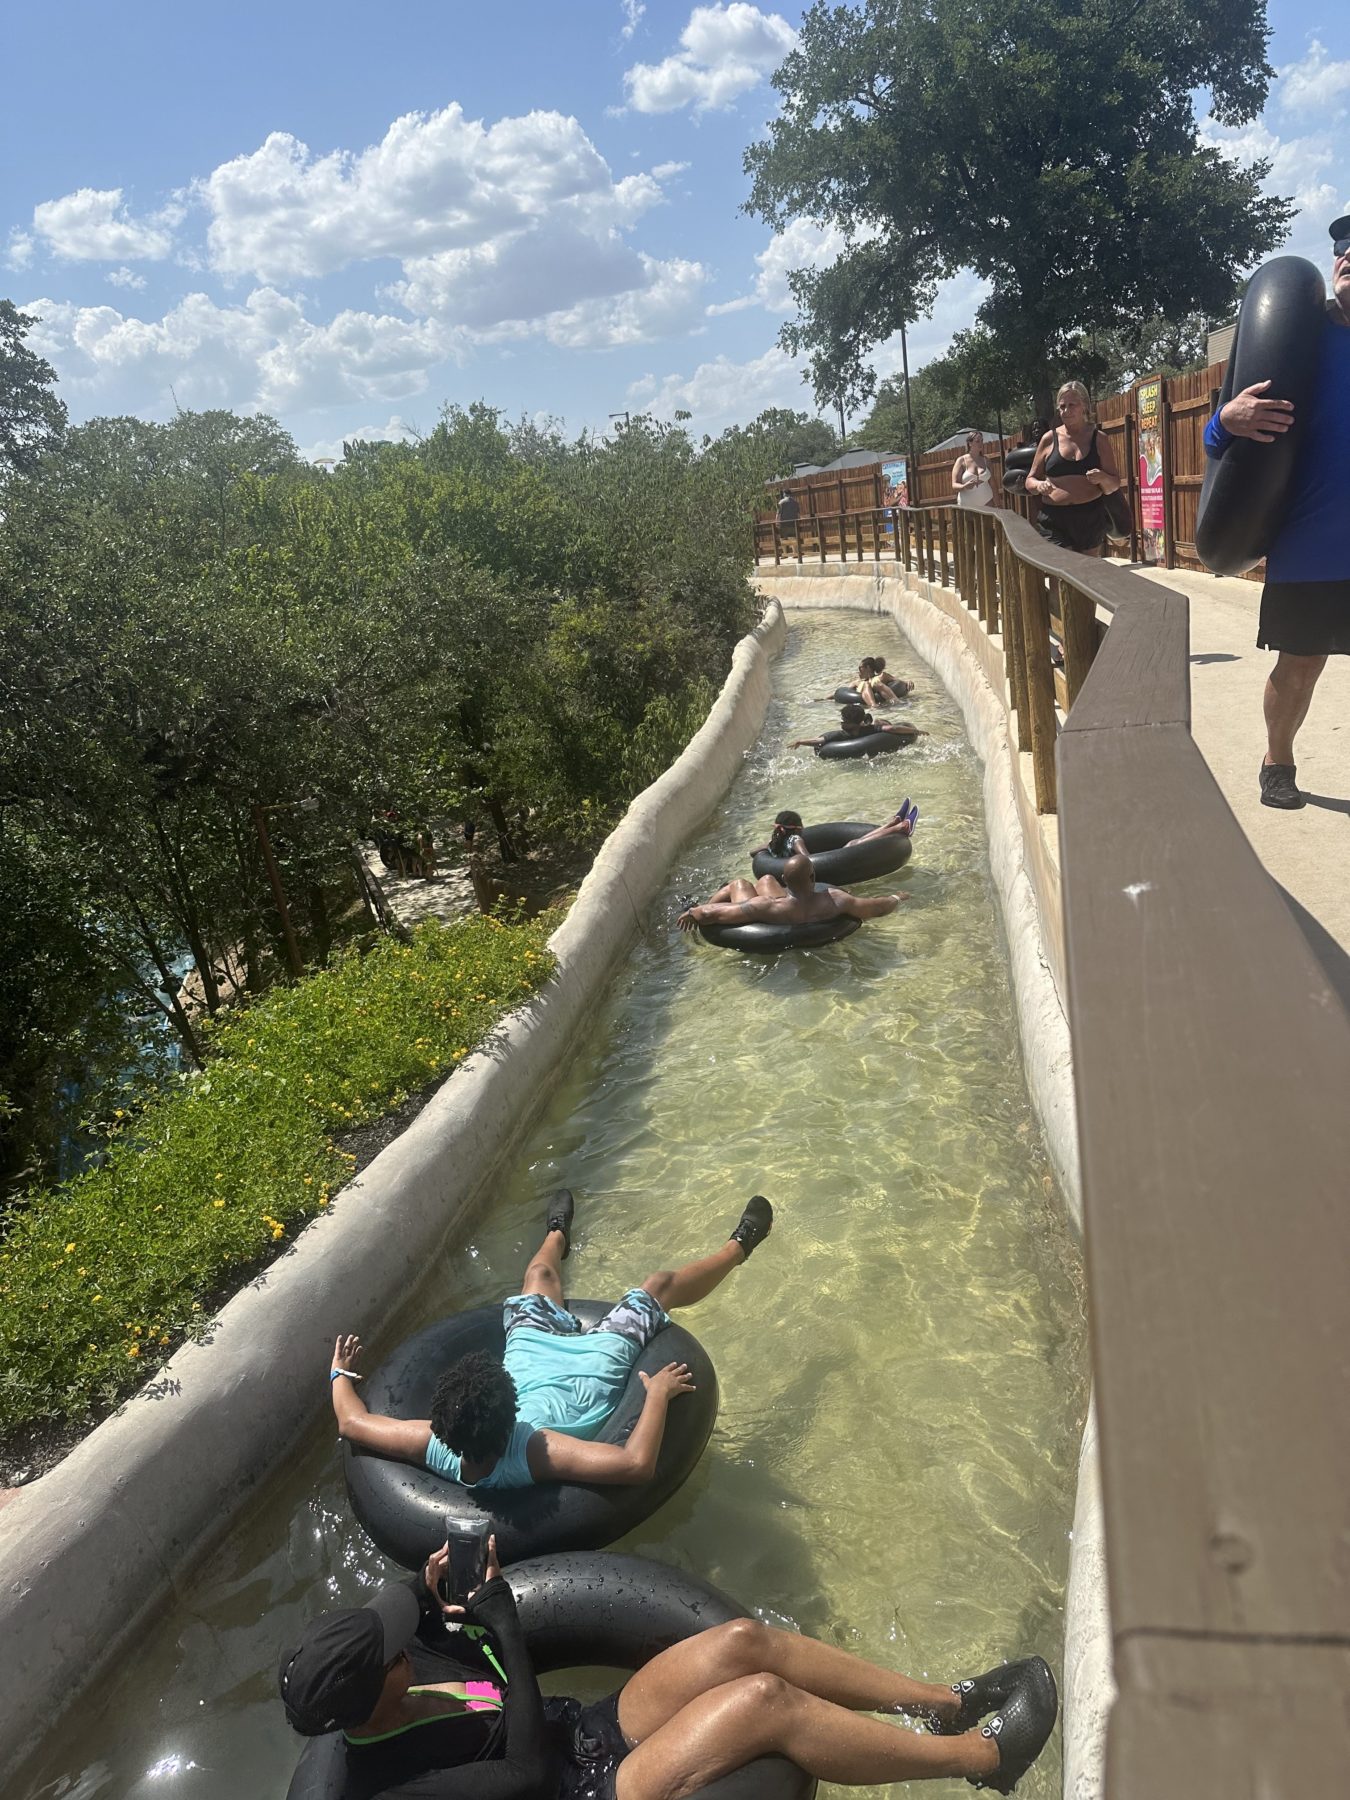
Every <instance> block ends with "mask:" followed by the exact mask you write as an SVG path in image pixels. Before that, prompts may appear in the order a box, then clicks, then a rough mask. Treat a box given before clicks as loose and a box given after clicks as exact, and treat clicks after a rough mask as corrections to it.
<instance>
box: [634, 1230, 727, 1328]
mask: <svg viewBox="0 0 1350 1800" xmlns="http://www.w3.org/2000/svg"><path fill="white" fill-rule="evenodd" d="M744 1261H745V1252H744V1250H742V1249H741V1247H740V1245H739V1244H737V1243H735V1242H733V1241H732V1240H730V1239H728V1241H727V1242H726V1243H725V1244H723V1246H722V1248H721V1249H720V1250H714V1251H713V1253H712V1255H711V1256H703V1257H700V1258H699V1260H698V1261H697V1262H691V1263H686V1264H685V1265H684V1267H683V1268H682V1269H657V1270H656V1271H655V1272H654V1273H653V1274H651V1275H649V1276H648V1277H647V1279H646V1280H645V1281H644V1282H643V1283H642V1285H643V1287H644V1288H645V1289H646V1291H647V1292H648V1293H649V1294H650V1295H651V1297H652V1299H653V1300H655V1301H656V1303H657V1305H658V1306H660V1307H662V1308H664V1310H665V1311H666V1312H672V1311H673V1310H674V1309H675V1308H676V1307H677V1306H695V1305H697V1304H698V1302H699V1301H700V1300H706V1299H707V1297H708V1295H709V1294H711V1292H712V1291H713V1289H714V1288H715V1287H717V1286H719V1285H720V1284H721V1283H722V1282H723V1281H725V1280H726V1278H727V1276H728V1275H730V1273H731V1271H732V1270H733V1269H739V1268H740V1266H741V1264H742V1263H743V1262H744Z"/></svg>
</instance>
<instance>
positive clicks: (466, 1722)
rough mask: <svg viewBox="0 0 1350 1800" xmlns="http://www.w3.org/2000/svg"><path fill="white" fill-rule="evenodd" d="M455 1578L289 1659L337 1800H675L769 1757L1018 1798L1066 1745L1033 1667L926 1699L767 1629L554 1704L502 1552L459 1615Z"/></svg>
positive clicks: (691, 1640) (693, 1643)
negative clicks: (955, 1783)
mask: <svg viewBox="0 0 1350 1800" xmlns="http://www.w3.org/2000/svg"><path fill="white" fill-rule="evenodd" d="M449 1562H450V1558H449V1548H448V1546H447V1547H446V1548H445V1549H442V1550H438V1551H437V1552H436V1553H435V1554H434V1555H433V1556H432V1557H431V1558H430V1559H429V1561H428V1562H427V1564H426V1567H425V1568H424V1570H423V1571H422V1574H421V1575H420V1576H417V1577H414V1578H413V1579H412V1580H411V1581H409V1582H407V1583H402V1582H400V1583H393V1582H391V1583H388V1584H386V1585H385V1586H383V1587H380V1588H377V1589H376V1590H375V1592H374V1593H373V1594H372V1595H371V1597H370V1599H369V1600H368V1601H367V1603H366V1604H365V1605H364V1606H362V1607H354V1608H350V1609H347V1610H344V1611H333V1612H323V1613H320V1614H319V1615H318V1617H317V1618H315V1619H313V1620H311V1621H310V1623H309V1624H308V1625H307V1626H306V1627H305V1629H304V1631H303V1632H302V1633H301V1635H300V1638H299V1640H298V1642H296V1643H295V1644H294V1645H293V1646H290V1647H288V1649H287V1650H286V1651H285V1652H283V1655H282V1657H281V1662H280V1667H279V1669H278V1676H277V1679H278V1686H279V1689H280V1693H281V1701H282V1705H283V1706H284V1708H285V1711H286V1718H287V1721H288V1722H289V1724H290V1725H291V1727H292V1728H293V1729H294V1730H295V1731H298V1732H300V1733H301V1734H302V1735H303V1736H305V1737H309V1738H320V1737H325V1736H327V1735H328V1734H329V1733H331V1732H337V1731H340V1732H342V1734H343V1742H342V1745H341V1752H342V1761H341V1765H340V1767H339V1769H338V1770H337V1772H336V1774H335V1778H334V1780H333V1783H332V1786H331V1788H329V1789H328V1790H326V1791H327V1792H330V1793H331V1794H332V1797H333V1800H395V1797H396V1796H400V1795H401V1796H407V1797H409V1800H411V1797H412V1796H419V1797H420V1800H669V1797H670V1796H671V1795H679V1794H690V1793H692V1792H694V1791H695V1790H697V1789H699V1788H703V1787H705V1786H707V1785H708V1784H709V1783H711V1782H715V1781H717V1780H718V1779H719V1777H721V1776H724V1775H730V1774H732V1773H734V1771H736V1770H738V1769H743V1768H745V1767H746V1766H747V1765H748V1764H750V1763H753V1762H755V1761H756V1760H757V1759H758V1758H760V1757H769V1756H778V1757H786V1758H788V1759H789V1761H791V1762H792V1763H795V1764H796V1765H797V1767H798V1768H799V1769H801V1770H802V1771H804V1772H805V1774H806V1775H807V1776H810V1777H814V1778H815V1779H816V1780H819V1781H829V1782H835V1783H838V1784H840V1785H842V1786H863V1785H866V1786H887V1785H890V1784H891V1783H899V1782H907V1781H932V1780H942V1779H959V1778H960V1777H962V1776H964V1777H965V1779H966V1780H967V1781H969V1782H970V1783H971V1784H972V1785H973V1786H976V1787H987V1788H990V1789H992V1790H994V1791H995V1792H997V1793H1000V1794H1010V1793H1012V1791H1013V1789H1014V1787H1015V1786H1016V1784H1017V1782H1018V1781H1019V1780H1020V1778H1021V1777H1022V1776H1023V1775H1024V1774H1025V1773H1026V1771H1027V1770H1028V1769H1029V1768H1030V1767H1031V1765H1032V1763H1034V1762H1035V1760H1036V1758H1037V1757H1038V1756H1039V1755H1040V1753H1041V1751H1042V1749H1043V1748H1044V1747H1045V1744H1046V1742H1047V1740H1048V1739H1049V1736H1050V1733H1051V1731H1052V1730H1053V1729H1054V1724H1055V1718H1056V1715H1057V1712H1058V1694H1057V1692H1056V1688H1055V1680H1054V1676H1053V1675H1052V1674H1051V1672H1050V1669H1049V1667H1048V1666H1047V1665H1046V1663H1045V1662H1044V1661H1043V1660H1042V1659H1041V1658H1040V1657H1038V1656H1030V1657H1023V1658H1021V1659H1019V1660H1018V1661H1016V1662H1010V1663H1004V1664H1002V1665H1001V1666H1000V1667H999V1668H996V1669H990V1670H988V1671H987V1672H986V1673H985V1674H983V1675H976V1676H973V1677H970V1678H968V1679H966V1680H963V1681H955V1682H951V1683H942V1682H930V1681H916V1680H914V1679H913V1678H911V1677H910V1676H908V1675H902V1674H900V1673H898V1672H897V1671H895V1670H893V1669H885V1668H881V1667H880V1666H878V1665H877V1664H875V1663H871V1662H867V1661H865V1660H864V1659H863V1658H862V1657H858V1656H852V1655H850V1654H849V1653H848V1652H847V1651H845V1650H840V1649H836V1648H835V1646H834V1645H832V1644H821V1643H817V1642H816V1640H815V1639H814V1638H809V1637H804V1636H801V1635H799V1634H798V1633H797V1632H795V1631H782V1630H779V1629H777V1628H775V1627H773V1626H769V1625H762V1624H761V1623H760V1622H759V1621H758V1620H757V1619H733V1620H731V1621H729V1622H728V1623H726V1624H722V1625H714V1626H710V1627H709V1628H708V1629H707V1630H704V1631H699V1632H696V1633H694V1635H693V1636H691V1637H686V1638H683V1639H682V1640H681V1641H680V1642H678V1643H675V1644H673V1645H671V1646H670V1648H669V1649H665V1650H662V1651H660V1652H658V1654H656V1655H655V1656H653V1657H652V1658H651V1660H650V1661H648V1662H647V1663H645V1664H644V1665H643V1666H642V1668H640V1669H639V1670H638V1672H637V1673H636V1674H635V1675H632V1676H630V1677H629V1678H628V1680H627V1681H626V1682H625V1683H624V1684H623V1686H622V1687H621V1688H619V1689H618V1690H617V1692H615V1693H612V1694H610V1695H608V1696H607V1697H606V1698H605V1699H603V1700H598V1701H594V1702H591V1703H590V1704H583V1703H582V1702H580V1701H577V1700H573V1699H570V1698H568V1697H566V1696H562V1695H558V1696H552V1695H551V1696H549V1697H548V1698H547V1699H546V1698H545V1697H544V1696H543V1695H542V1694H541V1693H540V1691H539V1682H538V1679H537V1677H536V1674H535V1670H534V1664H533V1661H532V1659H531V1655H530V1646H529V1643H528V1641H527V1638H526V1635H525V1631H524V1628H523V1626H522V1623H521V1619H520V1615H519V1613H518V1611H517V1608H516V1600H515V1596H514V1595H513V1594H512V1592H511V1588H510V1586H509V1585H508V1583H507V1582H506V1581H505V1580H504V1579H503V1577H502V1574H501V1570H500V1568H499V1567H498V1564H497V1558H496V1548H495V1542H492V1543H490V1545H489V1550H488V1560H487V1567H486V1572H485V1578H484V1580H483V1581H482V1583H481V1585H479V1586H477V1587H475V1588H474V1589H473V1591H472V1592H471V1593H470V1594H469V1596H468V1599H467V1601H465V1602H464V1603H463V1604H462V1605H460V1604H456V1603H454V1602H447V1601H445V1600H443V1599H441V1597H440V1596H441V1591H442V1590H443V1587H444V1584H445V1580H446V1576H447V1571H448V1568H449ZM442 1615H444V1622H443V1620H442ZM446 1622H448V1623H452V1624H462V1626H463V1627H464V1629H462V1630H460V1631H457V1632H453V1633H452V1632H448V1631H447V1630H446V1629H445V1623H446ZM872 1715H881V1716H879V1717H878V1716H872ZM897 1715H900V1716H905V1717H909V1718H918V1719H921V1720H922V1721H923V1722H924V1723H925V1725H926V1727H927V1729H926V1730H925V1731H922V1732H919V1731H914V1730H910V1729H907V1728H905V1727H904V1726H902V1725H900V1724H899V1723H897V1722H895V1720H896V1716H897ZM767 1779H768V1780H769V1781H772V1779H773V1777H772V1765H770V1772H769V1773H768V1775H767ZM749 1791H750V1792H751V1793H756V1792H763V1791H765V1790H764V1788H763V1785H762V1784H761V1786H760V1787H758V1788H756V1787H754V1786H752V1787H751V1788H750V1790H749ZM768 1791H770V1792H772V1791H774V1790H773V1789H772V1787H770V1789H769V1790H768Z"/></svg>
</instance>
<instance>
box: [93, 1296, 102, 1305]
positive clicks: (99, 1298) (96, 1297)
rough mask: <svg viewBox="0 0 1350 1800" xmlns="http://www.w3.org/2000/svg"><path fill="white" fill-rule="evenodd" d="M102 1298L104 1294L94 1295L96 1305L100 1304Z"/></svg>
mask: <svg viewBox="0 0 1350 1800" xmlns="http://www.w3.org/2000/svg"><path fill="white" fill-rule="evenodd" d="M102 1298H103V1296H102V1294H95V1295H94V1305H95V1306H97V1305H98V1303H99V1301H100V1300H101V1299H102Z"/></svg>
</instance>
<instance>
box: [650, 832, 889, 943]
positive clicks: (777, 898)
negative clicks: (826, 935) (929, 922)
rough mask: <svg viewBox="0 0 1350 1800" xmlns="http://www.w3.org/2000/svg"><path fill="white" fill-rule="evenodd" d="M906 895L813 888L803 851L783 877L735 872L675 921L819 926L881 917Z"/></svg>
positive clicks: (683, 926) (683, 925)
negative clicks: (753, 878) (755, 876)
mask: <svg viewBox="0 0 1350 1800" xmlns="http://www.w3.org/2000/svg"><path fill="white" fill-rule="evenodd" d="M908 899H909V895H908V894H868V895H862V894H850V893H849V891H848V889H847V888H837V887H827V888H817V886H816V871H815V865H814V864H813V863H812V861H811V858H810V857H809V856H808V855H807V854H806V852H805V851H804V850H798V851H795V852H794V854H793V855H791V856H790V857H789V858H788V859H787V861H786V862H785V863H784V864H783V879H782V880H781V881H779V880H778V878H777V876H775V875H761V876H760V878H759V880H758V881H747V880H746V879H745V878H744V877H743V876H739V875H738V876H737V877H736V879H735V881H729V882H728V883H727V884H726V886H725V887H721V888H718V890H717V892H716V893H715V894H714V895H713V897H712V899H711V900H705V901H704V902H703V904H702V906H691V907H688V908H687V909H686V910H685V911H684V912H682V913H681V914H680V916H679V917H678V918H677V919H676V921H675V923H676V924H677V925H678V926H679V928H680V930H681V931H693V930H694V928H695V927H696V926H698V925H821V924H825V923H826V922H827V921H828V920H830V919H859V920H863V921H865V920H867V919H884V918H885V916H886V914H887V913H893V912H894V911H895V909H896V907H897V906H899V904H900V902H901V901H902V900H908Z"/></svg>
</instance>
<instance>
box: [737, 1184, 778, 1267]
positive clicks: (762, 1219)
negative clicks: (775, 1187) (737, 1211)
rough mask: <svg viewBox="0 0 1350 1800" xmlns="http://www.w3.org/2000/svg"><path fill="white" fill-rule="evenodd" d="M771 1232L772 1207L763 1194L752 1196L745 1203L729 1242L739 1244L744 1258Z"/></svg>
mask: <svg viewBox="0 0 1350 1800" xmlns="http://www.w3.org/2000/svg"><path fill="white" fill-rule="evenodd" d="M772 1230H773V1208H772V1206H770V1205H769V1202H768V1201H767V1200H766V1199H765V1198H764V1196H763V1194H752V1195H751V1196H750V1198H749V1199H748V1200H747V1201H746V1203H745V1211H744V1212H743V1213H742V1214H741V1222H740V1224H739V1225H738V1226H737V1227H736V1229H735V1230H734V1231H733V1232H732V1234H731V1241H732V1243H733V1244H739V1245H740V1247H741V1249H742V1250H743V1251H744V1252H745V1254H746V1256H749V1254H750V1252H751V1251H752V1250H753V1249H754V1247H755V1245H756V1244H762V1243H763V1242H764V1240H765V1238H766V1237H768V1235H769V1233H770V1232H771V1231H772Z"/></svg>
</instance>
